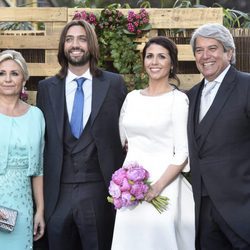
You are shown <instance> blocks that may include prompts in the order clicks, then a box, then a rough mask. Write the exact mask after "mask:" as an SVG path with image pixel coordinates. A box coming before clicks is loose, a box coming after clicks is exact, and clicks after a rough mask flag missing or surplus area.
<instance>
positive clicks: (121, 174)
mask: <svg viewBox="0 0 250 250" xmlns="http://www.w3.org/2000/svg"><path fill="white" fill-rule="evenodd" d="M125 177H127V171H126V170H125V169H124V168H119V169H118V170H117V171H115V172H114V173H113V175H112V180H113V182H114V183H116V184H117V185H122V183H123V179H124V178H125Z"/></svg>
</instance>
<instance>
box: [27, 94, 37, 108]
mask: <svg viewBox="0 0 250 250" xmlns="http://www.w3.org/2000/svg"><path fill="white" fill-rule="evenodd" d="M27 94H28V100H27V103H29V104H30V105H36V94H37V91H27Z"/></svg>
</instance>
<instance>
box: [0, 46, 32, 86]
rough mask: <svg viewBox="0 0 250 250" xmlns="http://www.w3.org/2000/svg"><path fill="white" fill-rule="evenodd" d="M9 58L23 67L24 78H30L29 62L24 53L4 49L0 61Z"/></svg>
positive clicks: (0, 54)
mask: <svg viewBox="0 0 250 250" xmlns="http://www.w3.org/2000/svg"><path fill="white" fill-rule="evenodd" d="M7 60H13V61H15V62H16V63H17V64H18V65H19V66H20V67H21V69H22V73H23V78H24V80H25V82H26V81H27V80H28V79H29V72H28V66H27V63H26V61H25V59H24V58H23V56H22V54H21V53H20V52H17V51H15V50H4V51H2V52H1V53H0V63H2V62H4V61H7Z"/></svg>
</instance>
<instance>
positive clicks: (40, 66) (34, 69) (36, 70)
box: [28, 63, 60, 76]
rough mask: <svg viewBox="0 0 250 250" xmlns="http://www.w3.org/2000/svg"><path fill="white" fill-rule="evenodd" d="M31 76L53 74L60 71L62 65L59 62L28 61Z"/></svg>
mask: <svg viewBox="0 0 250 250" xmlns="http://www.w3.org/2000/svg"><path fill="white" fill-rule="evenodd" d="M28 69H29V73H30V75H31V76H53V75H55V74H56V73H58V71H59V69H60V65H59V64H58V63H57V64H56V63H55V64H52V63H28Z"/></svg>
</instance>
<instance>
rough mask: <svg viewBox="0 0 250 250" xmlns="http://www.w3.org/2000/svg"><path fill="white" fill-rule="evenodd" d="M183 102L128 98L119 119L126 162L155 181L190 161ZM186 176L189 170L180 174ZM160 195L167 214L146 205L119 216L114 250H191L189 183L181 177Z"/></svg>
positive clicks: (169, 97)
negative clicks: (166, 200)
mask: <svg viewBox="0 0 250 250" xmlns="http://www.w3.org/2000/svg"><path fill="white" fill-rule="evenodd" d="M187 114H188V99H187V96H186V95H185V94H184V93H182V92H180V91H179V90H176V89H175V90H173V91H171V92H168V93H165V94H162V95H159V96H145V95H142V94H141V91H140V90H134V91H132V92H130V93H129V94H128V95H127V97H126V100H125V102H124V104H123V107H122V110H121V116H120V133H121V140H122V142H123V143H124V142H125V139H127V140H128V153H127V157H126V160H125V162H131V161H136V162H138V163H139V164H140V165H142V166H143V167H144V168H146V169H147V170H148V171H149V173H150V180H151V181H152V182H154V181H156V180H157V179H158V178H159V177H160V176H161V175H162V174H163V172H164V171H165V169H166V168H167V166H168V165H169V164H175V165H179V164H181V163H183V162H184V160H185V159H186V158H187V156H188V147H187V127H186V126H187ZM185 170H186V171H189V169H188V166H186V167H185V169H184V171H185ZM161 195H165V196H167V197H168V198H169V203H170V204H169V206H168V210H167V211H165V212H163V213H161V214H160V213H158V211H157V210H156V209H155V208H154V207H153V205H151V204H150V203H148V202H145V201H144V202H142V203H141V204H139V205H138V206H136V207H135V208H132V209H130V208H122V209H120V210H117V215H116V221H115V228H114V236H113V243H112V250H134V249H136V250H194V249H195V247H194V238H195V229H194V202H193V195H192V189H191V186H190V184H189V182H188V181H187V180H186V179H185V178H184V177H183V176H182V175H181V174H180V175H179V176H178V177H177V178H176V179H175V180H174V181H173V182H172V183H171V184H170V185H168V186H167V187H166V188H165V189H164V191H163V192H162V193H161Z"/></svg>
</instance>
